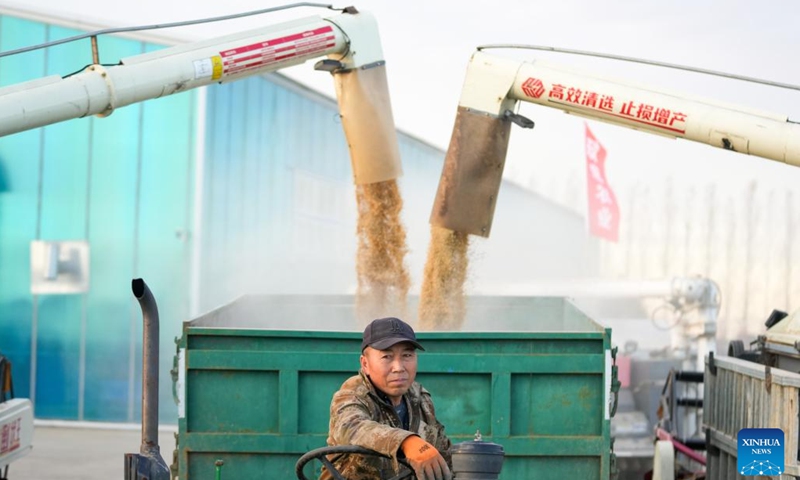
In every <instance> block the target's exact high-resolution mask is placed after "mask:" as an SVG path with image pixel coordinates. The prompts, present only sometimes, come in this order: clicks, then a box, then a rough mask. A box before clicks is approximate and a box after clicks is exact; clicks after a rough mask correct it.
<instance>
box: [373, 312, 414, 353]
mask: <svg viewBox="0 0 800 480" xmlns="http://www.w3.org/2000/svg"><path fill="white" fill-rule="evenodd" d="M400 342H409V343H411V344H412V345H414V346H415V347H416V348H419V349H420V350H425V349H424V348H422V345H420V344H419V342H417V336H416V335H414V329H412V328H411V326H410V325H409V324H407V323H406V322H404V321H402V320H400V319H399V318H394V317H388V318H379V319H377V320H373V321H372V322H370V324H369V325H367V328H365V329H364V337H363V340H362V341H361V351H362V352H363V351H364V349H365V348H367V347H372V348H374V349H376V350H386V349H388V348H391V347H392V345H395V344H398V343H400Z"/></svg>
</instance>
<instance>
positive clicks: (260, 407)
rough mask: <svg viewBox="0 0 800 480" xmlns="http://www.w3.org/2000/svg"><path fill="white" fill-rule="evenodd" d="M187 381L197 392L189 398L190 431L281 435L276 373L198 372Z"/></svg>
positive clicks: (188, 386) (187, 409) (188, 420)
mask: <svg viewBox="0 0 800 480" xmlns="http://www.w3.org/2000/svg"><path fill="white" fill-rule="evenodd" d="M186 381H187V384H186V386H187V388H188V389H190V390H191V391H192V392H194V393H195V394H194V395H193V396H192V397H190V398H188V399H187V401H188V403H187V406H186V411H187V413H188V416H187V429H188V431H189V432H205V433H208V432H213V433H277V432H278V414H279V412H280V408H279V403H278V396H277V395H276V392H278V391H279V390H278V373H277V372H274V371H264V372H254V371H244V372H223V371H216V372H203V371H200V370H197V371H190V372H189V375H188V376H187V377H186ZM232 387H233V388H232ZM295 390H296V388H295Z"/></svg>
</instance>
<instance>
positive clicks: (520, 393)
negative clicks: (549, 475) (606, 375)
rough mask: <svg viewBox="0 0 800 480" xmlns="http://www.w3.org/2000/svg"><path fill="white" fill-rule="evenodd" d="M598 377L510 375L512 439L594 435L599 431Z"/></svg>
mask: <svg viewBox="0 0 800 480" xmlns="http://www.w3.org/2000/svg"><path fill="white" fill-rule="evenodd" d="M602 380H603V378H602V376H600V375H580V374H571V375H550V374H540V375H534V374H531V375H512V380H511V404H512V413H511V416H512V422H511V434H512V435H567V436H572V435H576V436H578V435H596V434H597V432H600V431H602V421H603V395H602V393H603V390H602V383H601V382H602Z"/></svg>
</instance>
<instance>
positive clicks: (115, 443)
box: [8, 426, 175, 480]
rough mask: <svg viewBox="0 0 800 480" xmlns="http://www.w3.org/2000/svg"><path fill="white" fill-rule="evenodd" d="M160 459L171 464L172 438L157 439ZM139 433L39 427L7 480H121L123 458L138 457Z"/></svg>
mask: <svg viewBox="0 0 800 480" xmlns="http://www.w3.org/2000/svg"><path fill="white" fill-rule="evenodd" d="M158 437H159V438H158V442H159V447H160V448H161V456H162V457H164V460H165V461H166V462H167V465H169V464H171V463H172V450H173V449H174V448H175V437H174V436H173V433H172V432H169V431H160V432H159V435H158ZM141 439H142V436H141V429H140V428H138V429H135V430H134V429H119V428H110V427H105V428H102V429H98V428H74V427H41V426H37V427H36V428H35V429H34V434H33V450H32V451H31V452H30V453H29V454H28V455H26V456H25V457H23V458H22V459H20V460H18V461H16V462H14V463H12V464H11V466H10V467H9V469H8V478H9V480H53V479H58V480H115V479H116V480H122V479H123V478H124V470H123V466H124V455H125V454H126V453H139V445H140V444H141Z"/></svg>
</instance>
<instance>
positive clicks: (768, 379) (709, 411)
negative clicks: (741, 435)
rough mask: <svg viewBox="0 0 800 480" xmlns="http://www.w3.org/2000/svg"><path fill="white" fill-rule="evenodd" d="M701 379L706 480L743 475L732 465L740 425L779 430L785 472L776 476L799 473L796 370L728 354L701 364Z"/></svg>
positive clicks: (799, 386) (798, 384) (799, 377)
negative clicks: (702, 383) (703, 396)
mask: <svg viewBox="0 0 800 480" xmlns="http://www.w3.org/2000/svg"><path fill="white" fill-rule="evenodd" d="M705 382H706V383H705V400H704V406H705V411H704V424H705V428H706V438H707V444H708V467H707V468H708V474H707V477H706V478H707V479H708V480H731V479H737V480H738V479H744V478H745V477H744V476H742V475H740V474H739V472H738V471H737V465H736V460H737V434H738V432H739V430H741V429H743V428H779V429H781V430H783V432H784V439H785V440H784V445H783V448H784V461H785V465H784V472H785V473H786V475H781V476H780V478H781V480H789V479H793V478H795V477H797V476H800V464H799V462H798V453H797V446H798V433H799V432H800V428H798V389H800V375H799V374H797V373H792V372H788V371H786V370H780V369H777V368H770V367H767V366H764V365H761V364H758V363H752V362H748V361H745V360H739V359H736V358H731V357H719V358H714V357H711V360H709V361H708V362H707V363H706V373H705ZM747 478H752V477H747ZM757 478H775V477H766V476H764V477H761V476H759V477H757Z"/></svg>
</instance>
